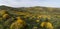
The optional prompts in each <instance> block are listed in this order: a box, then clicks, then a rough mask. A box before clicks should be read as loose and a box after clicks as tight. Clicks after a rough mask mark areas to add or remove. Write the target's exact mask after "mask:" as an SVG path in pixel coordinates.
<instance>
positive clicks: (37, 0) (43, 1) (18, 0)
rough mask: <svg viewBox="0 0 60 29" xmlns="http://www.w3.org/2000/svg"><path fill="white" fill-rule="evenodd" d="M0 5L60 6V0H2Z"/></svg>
mask: <svg viewBox="0 0 60 29" xmlns="http://www.w3.org/2000/svg"><path fill="white" fill-rule="evenodd" d="M0 5H7V6H12V7H32V6H46V7H60V0H0Z"/></svg>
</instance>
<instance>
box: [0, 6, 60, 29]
mask: <svg viewBox="0 0 60 29" xmlns="http://www.w3.org/2000/svg"><path fill="white" fill-rule="evenodd" d="M46 18H48V19H49V21H50V23H51V24H52V26H53V28H54V29H59V28H60V8H46V7H39V6H36V7H21V8H13V7H7V6H0V29H41V28H42V27H41V23H42V22H44V21H45V20H46Z"/></svg>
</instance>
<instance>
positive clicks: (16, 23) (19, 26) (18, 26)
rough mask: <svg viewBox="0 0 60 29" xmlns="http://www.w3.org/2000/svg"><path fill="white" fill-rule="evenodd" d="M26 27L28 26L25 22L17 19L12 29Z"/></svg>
mask: <svg viewBox="0 0 60 29" xmlns="http://www.w3.org/2000/svg"><path fill="white" fill-rule="evenodd" d="M25 25H26V24H25V22H24V21H23V20H22V19H21V18H20V17H17V20H16V21H15V22H14V23H12V24H11V26H10V28H11V29H21V28H24V26H25Z"/></svg>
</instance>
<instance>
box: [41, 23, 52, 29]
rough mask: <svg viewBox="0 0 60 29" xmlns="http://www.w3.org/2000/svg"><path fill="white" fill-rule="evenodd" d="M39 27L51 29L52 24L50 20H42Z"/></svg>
mask: <svg viewBox="0 0 60 29" xmlns="http://www.w3.org/2000/svg"><path fill="white" fill-rule="evenodd" d="M41 27H42V28H44V27H45V28H47V29H53V26H52V23H50V22H42V23H41Z"/></svg>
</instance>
